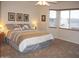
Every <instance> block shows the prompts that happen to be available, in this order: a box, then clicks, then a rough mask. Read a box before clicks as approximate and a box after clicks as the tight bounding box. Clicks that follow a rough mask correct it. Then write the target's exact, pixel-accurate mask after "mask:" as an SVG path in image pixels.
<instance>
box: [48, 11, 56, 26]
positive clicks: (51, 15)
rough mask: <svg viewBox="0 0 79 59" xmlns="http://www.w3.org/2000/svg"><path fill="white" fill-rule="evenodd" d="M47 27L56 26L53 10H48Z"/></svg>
mask: <svg viewBox="0 0 79 59" xmlns="http://www.w3.org/2000/svg"><path fill="white" fill-rule="evenodd" d="M49 27H56V11H54V10H50V12H49Z"/></svg>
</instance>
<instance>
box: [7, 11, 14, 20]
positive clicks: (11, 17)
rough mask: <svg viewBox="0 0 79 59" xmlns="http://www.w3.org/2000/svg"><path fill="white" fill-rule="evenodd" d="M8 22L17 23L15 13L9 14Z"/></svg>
mask: <svg viewBox="0 0 79 59" xmlns="http://www.w3.org/2000/svg"><path fill="white" fill-rule="evenodd" d="M8 21H15V13H14V12H8Z"/></svg>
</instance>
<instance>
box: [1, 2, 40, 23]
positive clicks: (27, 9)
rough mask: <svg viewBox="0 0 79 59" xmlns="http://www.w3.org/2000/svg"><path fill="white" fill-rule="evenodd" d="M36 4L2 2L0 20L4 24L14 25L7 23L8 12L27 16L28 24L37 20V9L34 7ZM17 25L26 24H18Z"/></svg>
mask: <svg viewBox="0 0 79 59" xmlns="http://www.w3.org/2000/svg"><path fill="white" fill-rule="evenodd" d="M35 3H36V2H33V1H31V2H29V1H27V2H26V1H18V2H17V1H3V2H1V19H2V20H3V21H5V23H15V22H14V21H8V12H15V13H24V14H29V20H30V22H29V23H30V24H31V23H32V21H33V20H34V21H37V22H38V20H39V13H38V10H37V9H38V7H36V6H35ZM18 23H27V22H22V21H21V22H18Z"/></svg>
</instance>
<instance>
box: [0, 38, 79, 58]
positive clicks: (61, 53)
mask: <svg viewBox="0 0 79 59" xmlns="http://www.w3.org/2000/svg"><path fill="white" fill-rule="evenodd" d="M0 49H1V53H0V54H1V57H4V58H6V57H10V58H78V57H79V45H78V44H74V43H70V42H67V41H63V40H59V39H55V40H54V42H53V43H52V45H51V46H49V47H47V48H44V49H40V50H38V51H33V52H30V53H28V54H26V53H25V54H23V53H20V52H18V51H16V50H15V49H13V48H11V47H10V46H9V45H5V44H4V45H3V46H1V47H0Z"/></svg>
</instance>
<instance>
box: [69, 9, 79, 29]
mask: <svg viewBox="0 0 79 59" xmlns="http://www.w3.org/2000/svg"><path fill="white" fill-rule="evenodd" d="M70 28H71V29H73V28H74V29H79V10H71V11H70Z"/></svg>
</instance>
